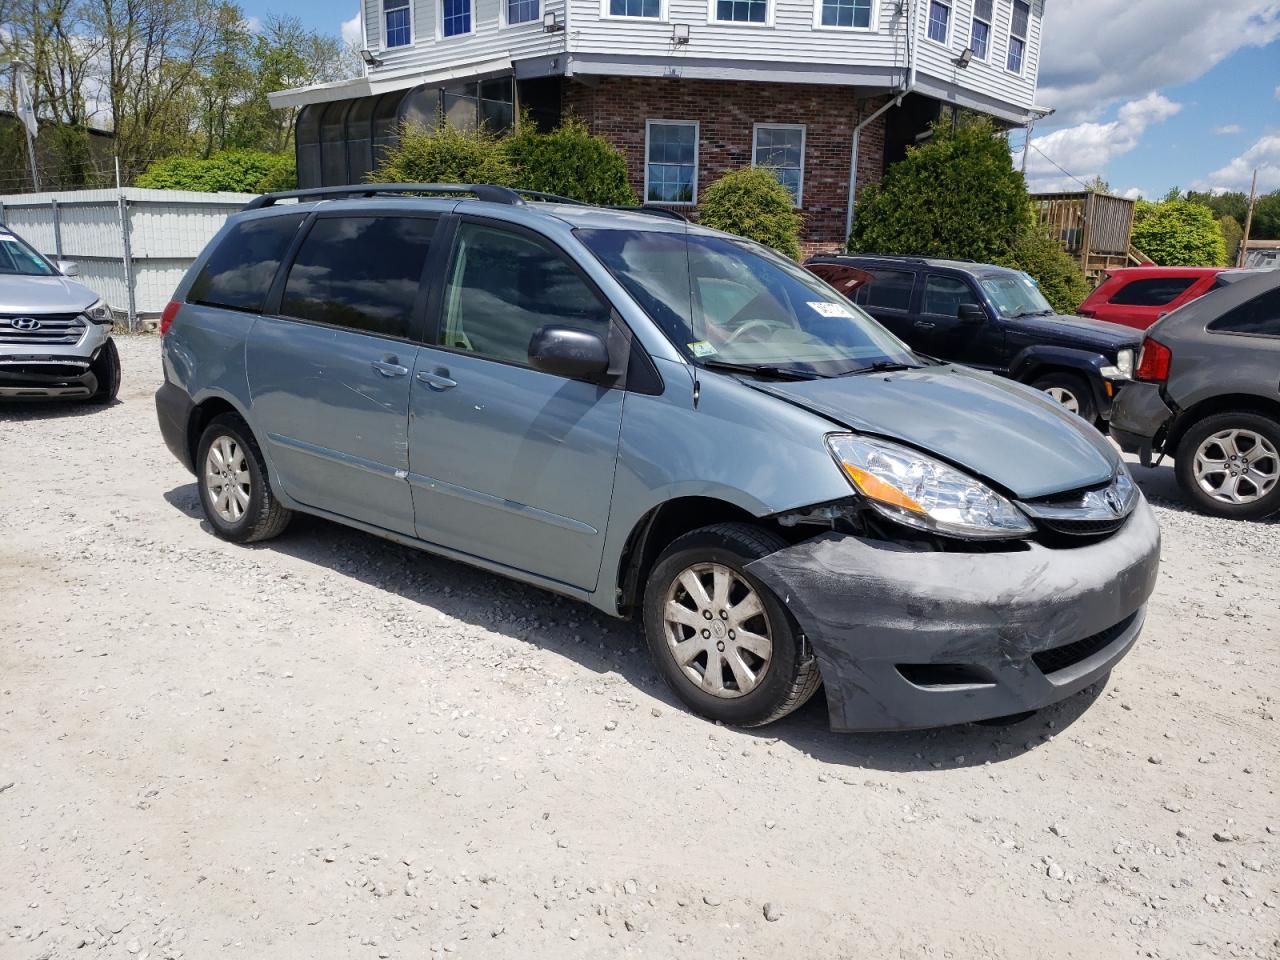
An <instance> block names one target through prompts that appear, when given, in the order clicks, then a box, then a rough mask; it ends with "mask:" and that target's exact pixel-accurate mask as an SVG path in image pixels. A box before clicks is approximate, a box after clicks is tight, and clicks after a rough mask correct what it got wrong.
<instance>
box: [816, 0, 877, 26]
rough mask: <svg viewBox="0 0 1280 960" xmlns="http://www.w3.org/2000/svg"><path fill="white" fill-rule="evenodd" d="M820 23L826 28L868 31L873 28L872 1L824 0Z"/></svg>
mask: <svg viewBox="0 0 1280 960" xmlns="http://www.w3.org/2000/svg"><path fill="white" fill-rule="evenodd" d="M818 22H819V23H821V24H822V26H824V27H849V28H851V29H852V28H857V29H860V30H866V29H868V28H870V26H871V0H822V7H821V15H820V17H819V21H818Z"/></svg>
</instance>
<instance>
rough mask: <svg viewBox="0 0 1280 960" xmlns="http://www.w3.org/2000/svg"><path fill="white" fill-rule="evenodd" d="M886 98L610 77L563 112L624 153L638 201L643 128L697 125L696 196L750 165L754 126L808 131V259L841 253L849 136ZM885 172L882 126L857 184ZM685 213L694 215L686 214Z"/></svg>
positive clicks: (880, 122)
mask: <svg viewBox="0 0 1280 960" xmlns="http://www.w3.org/2000/svg"><path fill="white" fill-rule="evenodd" d="M883 102H884V100H883V98H879V97H876V98H867V99H859V97H858V90H857V89H856V88H854V87H835V86H818V85H799V84H785V83H776V84H771V83H756V82H751V81H745V80H679V79H657V78H653V79H650V78H634V77H604V78H601V79H600V80H599V81H598V82H592V83H590V84H587V83H581V82H577V81H574V80H569V81H566V83H565V86H564V110H565V112H566V113H572V114H574V115H576V116H578V117H581V118H582V119H583V120H584V121H585V122H586V123H587V126H588V127H590V129H591V130H592V132H593V133H598V134H600V135H601V136H603V137H604V138H605V139H607V140H609V141H610V142H611V143H613V144H614V145H615V146H616V147H618V148H619V149H620V150H622V151H623V153H625V154H626V157H627V170H628V173H629V175H630V178H631V183H632V186H634V187H635V190H636V193H637V195H642V193H643V190H644V135H645V121H646V120H697V121H699V137H700V143H699V145H698V193H699V195H701V193H702V191H703V190H705V189H706V188H707V187H708V186H710V184H711V183H712V182H713V181H715V180H716V179H717V178H718V177H719V176H720V175H721V174H723V173H725V172H726V171H728V170H730V169H733V168H734V167H739V166H745V165H748V164H750V163H751V145H752V144H751V138H752V125H753V124H756V123H803V124H805V157H804V195H803V207H802V208H801V213H803V214H804V217H805V226H804V231H803V233H802V239H803V241H804V247H805V251H806V253H810V252H814V251H817V250H830V249H833V248H834V247H837V246H843V244H844V240H845V235H844V224H845V212H846V210H845V206H846V202H847V199H848V194H849V158H850V151H851V149H852V137H853V128H854V126H855V125H856V124H857V123H858V121H859V120H861V118H862V117H864V116H866V115H867V114H870V113H872V112H874V111H875V110H876V109H877V108H879V107H880V105H881V104H882V103H883ZM883 172H884V118H883V117H880V118H879V119H877V120H876V121H875V122H874V123H872V124H869V125H868V126H867V127H866V129H864V130H863V131H862V142H861V146H860V149H859V151H858V184H859V187H862V186H865V185H866V184H868V183H872V182H878V181H879V180H880V177H881V175H882V174H883ZM683 212H688V211H687V210H684V211H683Z"/></svg>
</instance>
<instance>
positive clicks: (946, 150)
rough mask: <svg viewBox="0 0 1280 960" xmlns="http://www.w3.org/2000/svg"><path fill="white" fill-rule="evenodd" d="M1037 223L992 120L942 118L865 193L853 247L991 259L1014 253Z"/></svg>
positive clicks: (1023, 185) (864, 250)
mask: <svg viewBox="0 0 1280 960" xmlns="http://www.w3.org/2000/svg"><path fill="white" fill-rule="evenodd" d="M1030 221H1031V211H1030V207H1029V206H1028V204H1027V186H1026V182H1025V180H1024V179H1023V176H1022V174H1020V173H1019V172H1018V171H1017V170H1015V169H1014V168H1013V160H1012V158H1011V157H1010V154H1009V145H1008V144H1007V143H1006V142H1005V141H1004V140H1003V139H1002V138H1001V137H999V136H998V135H997V133H996V131H995V128H994V127H993V126H992V125H991V123H990V121H989V120H986V119H969V120H966V121H965V122H963V123H961V124H960V125H959V126H958V127H957V128H956V129H955V130H954V131H953V130H952V129H951V125H950V124H949V123H946V122H939V123H936V124H934V127H933V137H932V139H930V140H929V141H928V142H926V143H924V144H922V145H920V146H918V147H912V148H910V149H909V150H908V151H907V156H906V159H904V160H902V161H901V162H899V163H895V164H893V165H892V166H891V167H889V169H888V170H887V171H885V175H884V179H883V180H882V181H881V182H880V184H879V185H876V184H871V185H869V186H867V187H866V188H865V189H864V190H863V191H862V193H861V196H860V197H859V199H858V205H857V216H856V219H855V220H854V223H853V232H852V233H851V234H850V236H849V250H850V252H852V253H891V254H915V255H918V256H928V257H957V258H969V259H973V260H979V261H982V262H985V263H991V262H994V261H997V260H1001V259H1004V258H1008V257H1009V256H1010V255H1011V251H1012V249H1013V244H1014V242H1015V241H1016V240H1017V239H1018V238H1019V237H1020V236H1021V235H1022V232H1023V231H1024V230H1025V229H1026V228H1027V226H1028V224H1029V223H1030Z"/></svg>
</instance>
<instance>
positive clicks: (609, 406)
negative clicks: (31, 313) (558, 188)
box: [156, 184, 1159, 730]
mask: <svg viewBox="0 0 1280 960" xmlns="http://www.w3.org/2000/svg"><path fill="white" fill-rule="evenodd" d="M162 332H163V333H164V348H163V357H164V374H165V383H164V385H163V386H162V387H161V389H160V390H159V391H158V393H157V395H156V404H157V408H158V413H159V419H160V426H161V429H162V432H163V434H164V437H165V441H166V443H167V445H168V446H169V449H170V450H171V451H172V452H173V453H174V455H175V456H177V457H178V459H179V460H181V461H182V462H183V464H185V465H186V466H187V467H188V469H190V470H192V472H193V473H195V475H196V477H197V483H198V488H199V492H200V499H201V502H202V504H203V507H204V512H205V515H206V517H207V519H208V522H209V524H210V526H211V528H212V530H213V531H214V532H215V533H216V534H218V535H219V536H221V537H225V538H226V539H228V540H233V541H239V542H247V541H254V540H263V539H266V538H269V537H273V536H276V535H278V534H280V533H281V532H282V531H283V530H284V529H285V526H286V525H287V523H288V521H289V517H290V515H291V513H292V512H293V511H305V512H307V513H311V514H315V515H317V516H320V517H325V518H328V519H331V520H334V521H337V522H340V523H344V524H347V525H350V526H352V527H357V528H359V529H361V530H366V531H369V532H372V533H376V534H378V535H380V536H384V537H387V538H389V539H391V540H395V541H398V542H401V543H405V544H412V545H414V546H418V547H421V548H423V549H426V550H430V551H432V552H435V553H438V554H442V555H444V556H448V557H453V558H455V559H458V560H461V561H464V562H466V563H470V564H475V565H476V566H479V567H482V568H485V569H487V570H492V571H497V572H500V573H503V574H506V575H508V576H511V577H515V578H517V579H520V580H523V581H526V582H528V583H532V584H535V585H537V586H539V587H542V588H545V589H548V590H554V591H557V592H559V593H562V594H566V595H568V596H571V597H576V598H579V599H581V600H583V601H586V602H588V603H591V604H593V605H594V606H596V607H598V608H600V609H601V610H604V611H606V612H608V613H610V614H613V615H617V616H639V617H640V618H641V619H642V621H643V624H644V630H645V634H646V637H647V640H648V643H649V646H650V649H651V652H652V654H653V659H654V663H655V665H656V667H657V669H658V670H659V672H660V673H661V674H662V675H663V676H664V678H665V679H666V680H667V682H668V683H669V684H670V685H671V688H672V689H673V690H674V691H675V693H676V694H677V695H678V696H679V697H680V699H681V700H683V701H684V702H685V703H686V704H687V705H689V706H690V707H691V708H692V709H694V710H695V711H697V712H699V713H701V714H703V715H704V716H706V717H709V718H712V719H715V720H720V721H723V722H726V723H732V724H741V725H757V724H763V723H768V722H770V721H772V720H776V719H778V718H780V717H782V716H784V715H786V714H787V713H790V712H791V711H793V710H795V709H796V708H797V707H799V706H800V705H802V704H803V703H804V702H805V701H806V700H808V699H809V697H810V696H812V694H813V693H814V692H815V691H816V690H817V689H818V687H819V686H823V687H825V691H826V699H827V705H828V709H829V713H830V719H831V725H832V727H833V728H834V729H837V730H869V729H904V728H910V727H924V726H937V725H942V724H950V723H962V722H969V721H975V720H983V719H990V718H998V717H1006V716H1009V715H1013V714H1018V713H1022V712H1026V711H1031V710H1035V709H1038V708H1040V707H1043V706H1045V705H1047V704H1050V703H1053V702H1055V701H1057V700H1060V699H1062V698H1064V697H1067V696H1069V695H1070V694H1072V693H1074V692H1076V691H1078V690H1080V689H1082V688H1083V687H1085V686H1088V685H1090V684H1092V683H1094V682H1096V681H1098V680H1099V679H1101V678H1103V677H1105V676H1106V675H1107V673H1108V672H1109V671H1110V670H1111V668H1112V667H1113V666H1114V665H1115V664H1116V663H1117V662H1118V661H1119V660H1120V659H1121V658H1122V657H1123V656H1124V655H1125V654H1126V653H1127V652H1128V650H1129V649H1130V647H1131V646H1132V645H1133V643H1134V641H1135V640H1136V638H1137V636H1138V633H1139V631H1140V630H1141V627H1142V623H1143V619H1144V616H1145V612H1146V602H1147V598H1148V596H1149V595H1150V593H1151V591H1152V589H1153V586H1154V583H1155V578H1156V571H1157V566H1158V557H1159V530H1158V527H1157V525H1156V522H1155V520H1154V518H1153V515H1152V512H1151V510H1150V508H1149V507H1148V506H1147V504H1146V502H1145V501H1144V499H1143V497H1142V495H1141V493H1140V492H1139V491H1138V490H1137V488H1136V487H1135V486H1134V484H1133V481H1132V480H1131V478H1130V477H1129V474H1128V472H1127V470H1126V469H1125V466H1124V464H1123V462H1122V461H1121V460H1120V458H1119V457H1118V455H1117V454H1116V452H1115V450H1114V448H1113V447H1112V446H1111V445H1110V444H1109V443H1108V442H1107V441H1105V440H1104V439H1103V438H1102V437H1101V436H1100V435H1099V434H1098V433H1097V432H1096V431H1095V430H1094V429H1093V427H1092V426H1090V425H1089V424H1087V423H1085V422H1084V421H1083V420H1081V419H1080V418H1079V417H1076V416H1075V415H1073V414H1071V413H1069V412H1067V411H1066V410H1064V409H1063V408H1062V407H1061V406H1060V405H1058V404H1057V403H1055V402H1053V401H1052V400H1051V399H1048V398H1046V397H1045V396H1044V395H1043V394H1041V393H1039V392H1038V391H1036V390H1034V389H1031V388H1029V387H1025V386H1022V385H1020V384H1017V383H1013V382H1010V381H1008V380H1005V379H1001V378H998V377H995V376H992V375H988V374H984V373H981V372H978V371H975V370H970V369H966V368H964V367H958V366H953V365H950V364H944V363H941V362H939V361H936V360H932V359H929V358H927V357H923V356H919V355H916V354H913V353H912V352H911V351H910V350H909V349H908V348H907V347H906V346H905V345H904V344H903V343H902V342H901V341H899V340H898V339H897V338H895V337H894V336H893V335H892V334H890V333H889V332H888V331H886V330H885V329H884V328H883V327H881V326H879V325H878V324H877V323H876V322H875V321H873V320H872V319H870V318H869V317H868V316H867V315H866V314H864V313H863V312H862V311H861V310H860V309H859V308H858V307H856V306H855V305H854V304H852V303H851V302H850V301H849V300H847V299H845V298H844V297H842V296H841V295H840V294H838V293H837V292H836V291H835V290H833V289H832V288H831V287H829V286H827V285H826V284H825V283H823V282H822V281H821V280H819V279H817V278H816V277H814V276H813V275H811V274H810V273H808V272H807V271H805V270H804V269H802V268H801V267H799V266H797V265H796V264H795V263H793V262H791V261H789V260H787V259H785V258H783V257H781V256H779V255H778V254H777V253H775V252H774V251H772V250H769V249H767V248H765V247H762V246H760V245H758V244H755V243H752V242H749V241H747V240H743V239H741V238H739V237H734V236H730V235H727V234H723V233H718V232H716V231H713V230H708V229H704V228H701V227H698V226H695V225H693V224H690V223H688V222H686V221H684V219H683V218H679V217H675V216H672V215H670V214H665V213H664V212H663V211H650V210H633V211H620V210H615V209H607V208H601V207H592V206H586V205H581V204H574V203H572V202H570V201H561V200H559V199H558V198H547V197H544V196H541V195H536V194H531V193H527V192H521V191H514V190H509V189H505V188H501V187H494V186H485V185H465V186H464V185H404V184H392V185H361V186H352V187H344V188H322V189H314V190H308V191H300V192H295V193H293V194H275V195H268V196H265V197H262V198H260V199H258V200H255V201H253V202H252V203H250V204H249V206H248V207H246V208H245V210H244V211H243V212H241V213H239V214H237V215H235V216H233V217H231V218H230V219H229V220H228V222H227V224H226V226H225V227H224V228H223V229H222V231H221V232H220V233H219V234H218V235H217V236H216V237H215V238H214V239H213V241H211V242H210V244H209V246H208V248H207V249H206V250H205V251H204V253H203V254H202V255H201V257H200V258H199V260H197V261H196V263H195V264H194V265H193V266H192V268H191V270H190V271H189V272H188V274H187V276H186V277H185V278H184V280H183V281H182V283H181V285H180V286H179V287H178V290H177V292H176V293H175V295H174V300H173V302H172V303H171V304H170V305H169V307H168V308H167V309H166V311H165V313H164V317H163V321H162ZM438 653H439V655H440V656H441V657H447V656H449V653H450V652H449V651H448V650H447V649H443V648H442V649H441V650H439V651H438Z"/></svg>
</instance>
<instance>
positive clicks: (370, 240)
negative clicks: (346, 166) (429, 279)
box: [280, 217, 436, 339]
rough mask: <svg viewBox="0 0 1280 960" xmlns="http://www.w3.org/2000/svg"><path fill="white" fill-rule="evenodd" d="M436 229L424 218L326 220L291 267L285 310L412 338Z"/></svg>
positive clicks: (313, 229)
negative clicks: (426, 265)
mask: <svg viewBox="0 0 1280 960" xmlns="http://www.w3.org/2000/svg"><path fill="white" fill-rule="evenodd" d="M435 226H436V222H435V220H433V219H428V218H425V217H321V218H320V219H318V220H317V221H316V222H315V223H314V224H313V225H312V227H311V232H310V233H308V234H307V238H306V239H305V240H303V241H302V246H301V247H300V248H299V250H298V255H297V257H295V258H294V261H293V266H291V267H290V268H289V279H288V280H287V281H286V282H285V287H284V298H283V299H282V300H281V302H280V313H281V315H282V316H286V317H295V318H297V319H299V320H310V321H312V322H314V323H324V324H328V325H330V326H335V327H345V328H346V329H348V330H356V331H359V332H361V333H374V334H380V335H382V336H389V337H400V338H403V339H412V337H413V336H414V332H415V331H414V330H413V313H414V302H415V301H416V299H417V296H418V286H419V284H420V283H421V281H422V269H423V267H424V266H425V264H426V261H427V249H428V248H429V247H430V245H431V235H432V233H434V232H435Z"/></svg>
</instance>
